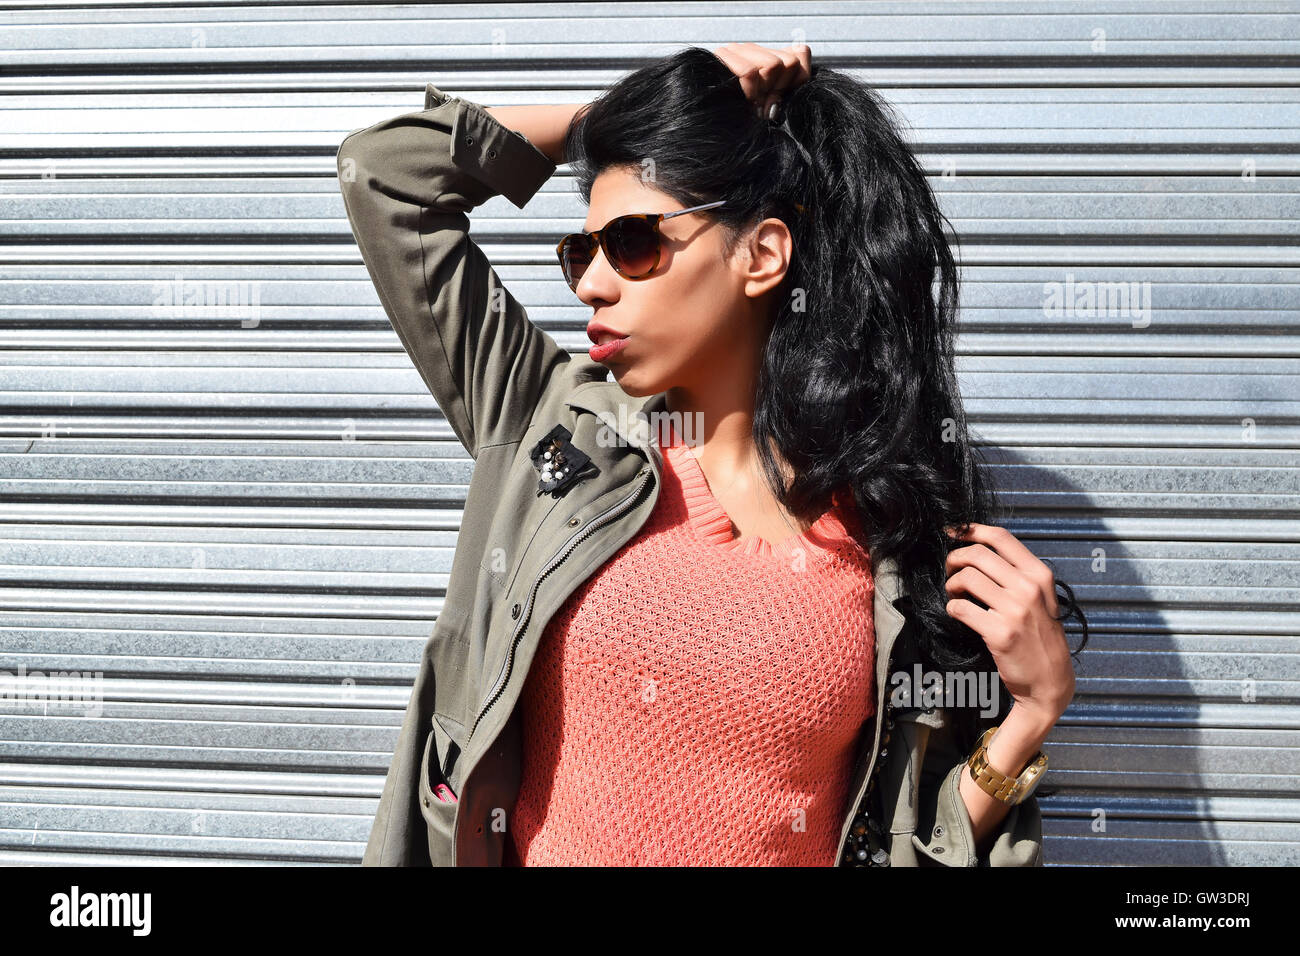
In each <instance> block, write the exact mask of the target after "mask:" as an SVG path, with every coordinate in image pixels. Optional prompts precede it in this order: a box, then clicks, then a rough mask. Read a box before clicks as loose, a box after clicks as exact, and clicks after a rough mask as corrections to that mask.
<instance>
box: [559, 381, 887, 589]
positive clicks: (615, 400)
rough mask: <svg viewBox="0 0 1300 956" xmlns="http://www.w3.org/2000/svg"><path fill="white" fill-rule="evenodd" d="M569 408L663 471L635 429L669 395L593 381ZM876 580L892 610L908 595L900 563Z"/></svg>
mask: <svg viewBox="0 0 1300 956" xmlns="http://www.w3.org/2000/svg"><path fill="white" fill-rule="evenodd" d="M565 404H566V405H568V406H569V407H570V408H581V409H584V410H586V411H589V412H594V413H595V414H596V415H597V416H598V417H600V419H601V421H603V422H604V423H605V424H606V425H607V426H608V427H610V428H613V429H614V431H615V432H616V433H617V434H618V435H619V436H620V437H621V438H622V439H623V441H624V442H626V443H627V444H628V445H631V446H632V447H634V448H639V449H641V450H642V451H643V452H645V453H646V455H647V456H654V458H655V463H656V465H657V466H658V467H659V468H662V467H663V459H662V454H663V452H662V451H661V450H660V449H659V446H658V445H657V444H656V443H654V442H651V441H648V440H647V438H648V435H647V434H646V433H643V432H641V431H640V430H639V429H637V428H636V427H635V426H636V423H637V422H639V421H642V420H646V421H653V420H654V418H653V414H654V413H655V412H666V411H667V408H668V393H667V392H656V393H655V394H654V395H651V396H649V397H648V398H635V397H633V396H631V395H629V394H627V392H625V391H623V389H622V387H620V386H619V384H618V383H617V382H608V381H592V382H584V383H582V384H581V385H579V386H578V387H577V388H575V389H573V391H572V392H570V394H569V397H568V399H566V401H565ZM872 576H873V578H874V580H875V589H876V596H877V598H883V599H884V602H885V604H886V605H887V606H888V607H889V608H891V609H892V608H893V606H894V602H895V601H897V600H899V599H900V598H903V597H906V596H907V595H908V589H907V582H906V581H905V580H904V579H903V576H902V575H900V574H899V573H898V562H897V561H896V560H895V559H893V558H883V559H881V560H879V561H876V562H874V563H873V565H872ZM878 603H879V602H878ZM886 613H888V612H886Z"/></svg>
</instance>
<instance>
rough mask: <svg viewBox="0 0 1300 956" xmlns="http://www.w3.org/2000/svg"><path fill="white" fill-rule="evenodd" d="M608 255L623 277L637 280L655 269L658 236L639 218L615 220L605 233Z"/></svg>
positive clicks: (652, 228)
mask: <svg viewBox="0 0 1300 956" xmlns="http://www.w3.org/2000/svg"><path fill="white" fill-rule="evenodd" d="M605 242H606V243H607V244H608V246H609V253H610V255H611V256H612V257H613V259H614V261H615V262H617V263H618V267H619V268H620V269H622V270H623V272H624V274H625V275H629V276H633V277H636V278H639V277H641V276H644V275H648V274H649V272H650V270H651V269H653V268H654V267H655V260H656V259H657V258H658V255H659V236H658V235H656V234H655V230H654V227H653V226H651V225H650V223H648V222H646V221H645V220H644V219H641V218H640V217H628V218H626V219H616V220H614V222H612V223H610V225H609V228H608V229H607V230H606V231H605Z"/></svg>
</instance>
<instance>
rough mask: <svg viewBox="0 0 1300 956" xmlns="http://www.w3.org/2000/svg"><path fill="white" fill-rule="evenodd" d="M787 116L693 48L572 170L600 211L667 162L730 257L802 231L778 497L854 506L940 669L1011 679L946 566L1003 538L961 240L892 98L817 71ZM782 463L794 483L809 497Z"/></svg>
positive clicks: (667, 65)
mask: <svg viewBox="0 0 1300 956" xmlns="http://www.w3.org/2000/svg"><path fill="white" fill-rule="evenodd" d="M783 107H784V109H785V111H786V116H787V119H786V123H787V126H786V130H782V129H780V128H778V126H777V125H776V124H774V123H772V122H771V121H769V120H768V119H767V118H766V117H763V118H759V117H758V116H756V115H755V113H754V110H753V106H752V104H751V103H750V102H749V101H748V100H746V98H745V96H744V93H743V91H742V90H741V87H740V82H739V79H738V78H737V77H736V76H735V75H734V74H733V73H732V72H731V70H730V69H729V68H728V67H727V65H726V64H725V63H723V62H722V61H721V60H720V59H718V58H717V57H716V56H715V55H714V54H713V53H711V52H710V51H708V50H705V49H703V48H700V47H688V48H686V49H683V50H681V51H679V52H677V53H674V54H672V55H670V56H667V57H665V58H663V59H660V60H657V61H655V62H653V63H651V64H649V65H647V66H645V67H643V68H642V69H639V70H636V71H635V72H633V73H631V74H629V75H628V76H626V77H624V78H623V79H621V80H619V81H618V82H617V83H615V84H614V85H613V86H611V87H610V88H609V89H608V90H606V91H605V92H604V93H603V94H602V95H601V96H600V97H598V98H597V99H596V100H595V101H594V102H593V103H592V104H591V105H590V107H588V108H587V109H586V110H585V111H579V112H578V114H577V115H575V117H574V120H573V123H572V124H571V125H570V127H569V129H568V132H567V134H566V137H565V144H564V145H565V157H566V159H567V160H568V161H569V162H570V164H571V167H572V169H573V172H574V175H575V179H576V183H577V186H578V190H579V192H580V194H581V196H582V199H583V200H584V202H587V203H590V201H591V189H592V185H593V183H594V181H595V179H596V177H597V176H598V175H599V174H600V173H601V172H603V171H605V170H607V169H623V168H626V169H631V170H633V171H637V172H641V171H643V170H644V169H646V165H645V161H646V160H647V159H652V160H653V163H654V165H653V173H652V176H653V182H652V185H653V186H654V188H656V189H658V190H659V191H661V192H663V193H665V194H667V195H669V196H671V197H673V198H674V199H675V200H677V201H678V202H680V203H681V204H682V206H683V207H687V206H695V205H701V204H703V203H707V202H712V201H714V200H718V199H725V200H726V204H725V205H723V206H721V207H718V208H716V209H713V210H710V211H708V212H706V213H704V215H712V216H714V217H715V218H716V220H717V221H718V222H719V223H720V225H721V227H722V228H723V229H724V236H725V237H726V242H725V246H726V250H727V252H728V254H729V253H730V252H731V251H733V250H734V248H735V245H736V243H737V242H738V241H739V239H740V238H741V237H742V236H743V235H744V234H745V232H746V230H747V229H748V228H749V227H751V226H753V225H754V224H756V223H758V222H760V221H762V220H763V219H765V218H768V217H775V218H778V219H780V220H782V221H783V222H784V223H786V225H787V226H788V227H789V229H790V232H791V234H792V237H793V245H794V253H793V256H792V259H791V263H790V265H789V268H788V269H787V271H786V276H785V279H784V280H783V285H782V290H781V292H780V293H779V294H778V295H777V296H776V297H775V298H776V314H775V317H774V320H773V323H772V327H771V332H770V334H769V336H768V340H767V343H766V346H765V351H764V354H763V359H762V367H761V371H760V373H759V378H758V386H757V395H756V407H755V414H754V423H753V438H754V441H755V444H756V445H757V449H758V453H759V455H760V459H761V461H762V464H763V470H764V472H765V476H766V478H767V481H768V482H769V484H770V485H771V487H772V491H773V493H774V494H775V495H776V496H777V498H778V500H779V501H780V502H781V503H782V505H783V506H784V507H785V508H786V509H787V510H788V511H789V512H790V513H791V514H794V515H796V516H798V517H799V518H800V520H802V521H804V522H808V521H812V520H815V519H816V518H817V517H818V516H819V515H821V514H822V513H823V512H824V511H825V510H826V508H827V507H828V506H829V505H830V503H831V496H832V494H833V493H834V492H835V491H836V489H838V488H840V487H842V486H845V485H848V486H850V487H851V488H852V492H853V501H854V503H855V505H856V508H857V517H858V518H859V519H861V520H860V521H859V522H858V524H859V525H860V527H859V529H858V530H859V533H860V534H861V536H862V537H863V538H864V539H865V540H862V541H861V542H860V543H862V544H863V546H864V547H866V548H867V549H868V550H869V553H871V554H873V555H877V556H881V557H893V558H895V559H896V560H897V561H898V566H899V572H900V574H901V575H903V576H904V578H905V580H906V583H907V585H908V589H909V592H910V594H909V597H910V600H911V604H912V606H911V608H910V610H909V615H908V616H909V618H910V619H912V620H913V621H914V622H915V625H916V626H915V627H909V629H908V631H909V632H910V633H912V634H913V635H914V636H913V637H912V638H911V639H913V640H915V642H916V644H917V645H918V650H919V652H920V655H921V658H922V659H923V660H924V661H925V662H926V663H927V664H928V665H929V666H931V667H933V668H935V669H937V670H940V671H949V670H963V671H986V672H987V671H994V672H995V671H996V667H995V665H994V663H993V658H992V655H991V654H990V653H989V651H988V648H987V647H986V646H985V644H984V641H983V640H982V639H981V637H980V636H979V634H978V633H976V632H975V631H974V630H972V629H971V628H970V627H968V626H967V625H965V624H963V623H960V622H958V621H957V620H956V619H955V618H953V617H952V616H950V615H949V614H948V612H947V609H946V604H947V602H948V600H949V595H948V594H947V592H946V591H945V589H944V583H945V581H946V580H947V573H946V571H945V568H944V560H945V558H946V556H947V555H948V553H949V551H951V550H952V549H953V548H955V547H962V546H964V545H965V544H967V543H969V542H965V541H961V540H957V539H953V538H950V537H949V536H948V535H947V534H946V533H945V531H944V528H945V527H946V526H950V525H955V526H964V525H966V524H967V523H971V522H976V523H980V524H996V523H998V522H997V521H996V520H995V519H994V516H995V515H996V514H997V500H996V496H995V494H994V492H993V490H992V488H991V487H990V486H988V485H987V484H986V482H985V479H984V476H983V474H982V468H983V466H984V463H983V461H982V459H981V458H980V457H979V455H978V453H977V451H976V449H975V447H974V444H973V442H972V441H971V438H970V436H969V434H968V431H967V422H966V416H965V412H964V410H963V407H962V401H961V395H960V393H959V391H958V387H957V378H956V373H955V370H954V352H955V348H954V339H955V335H956V323H957V303H958V269H957V266H956V264H955V262H954V258H953V254H952V251H951V250H950V248H949V243H948V240H947V239H946V238H945V234H944V225H945V224H946V223H947V220H946V218H945V217H944V216H943V214H942V213H941V212H940V211H939V208H938V204H937V202H936V201H935V197H934V195H933V193H932V191H931V189H930V185H929V183H928V182H927V181H926V177H925V173H924V171H923V169H922V168H921V166H920V164H919V163H918V162H917V160H916V158H915V157H914V156H913V154H912V152H911V151H910V149H909V148H908V147H907V146H906V144H905V143H904V141H903V139H902V137H901V136H900V134H899V129H898V123H897V121H896V119H895V117H894V115H893V112H892V110H891V108H890V107H889V106H888V104H886V103H885V102H884V101H883V100H882V99H881V98H880V97H879V95H878V94H877V93H875V91H873V90H872V89H870V88H869V87H867V86H865V85H863V84H862V83H860V82H858V81H857V80H854V79H853V78H851V77H850V76H849V75H847V74H846V73H842V72H839V71H836V70H833V69H827V68H825V67H819V66H814V67H813V69H812V77H811V79H810V80H808V81H807V82H805V83H803V84H801V85H799V86H797V87H795V88H794V89H793V90H788V91H786V92H785V93H784V104H783ZM796 141H797V142H796ZM800 145H802V147H803V150H801V149H800ZM810 160H811V162H810ZM949 225H950V224H949ZM773 448H775V449H778V450H779V452H780V455H781V457H782V458H784V459H785V461H787V462H789V464H790V466H791V467H792V469H793V472H794V477H793V480H792V482H791V483H790V484H789V485H787V484H786V479H785V478H784V476H783V474H782V471H781V468H780V466H779V464H778V461H777V459H776V457H775V456H774V455H773V452H772V449H773ZM1055 585H1056V587H1058V588H1060V589H1063V590H1064V592H1065V593H1064V595H1060V594H1058V595H1057V600H1058V605H1059V606H1060V613H1059V614H1058V617H1057V620H1060V621H1064V620H1066V619H1068V618H1071V617H1077V618H1078V620H1079V622H1080V624H1081V625H1082V628H1083V640H1082V642H1081V643H1080V646H1079V648H1078V650H1077V651H1075V652H1073V653H1074V654H1078V653H1079V652H1081V651H1082V650H1083V647H1084V645H1085V644H1086V643H1087V640H1088V625H1087V620H1086V618H1085V617H1084V614H1083V611H1082V609H1081V608H1080V607H1079V606H1078V604H1077V602H1076V601H1075V599H1074V592H1073V591H1072V590H1071V588H1070V587H1069V585H1067V584H1065V583H1064V582H1062V581H1060V580H1059V579H1055ZM981 606H982V605H981ZM901 639H902V638H901V637H900V640H901ZM999 691H1000V693H999V701H1000V702H1001V711H1000V713H999V714H998V715H996V716H995V717H993V718H986V719H984V720H983V721H981V719H980V718H979V716H978V711H977V710H976V708H973V707H961V708H953V713H954V716H955V718H956V719H955V724H956V725H957V739H958V741H959V742H960V744H961V746H963V748H964V749H966V750H970V749H972V748H973V746H974V742H975V739H976V737H977V735H978V733H979V732H980V731H981V730H982V729H984V727H987V726H989V725H991V723H993V722H997V721H1000V720H1001V719H1003V718H1005V716H1006V712H1007V710H1009V708H1010V705H1011V700H1010V695H1009V694H1007V693H1006V689H1005V685H1002V684H1000V682H999ZM1040 792H1042V793H1044V794H1047V793H1049V792H1050V791H1046V790H1042V791H1040Z"/></svg>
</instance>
